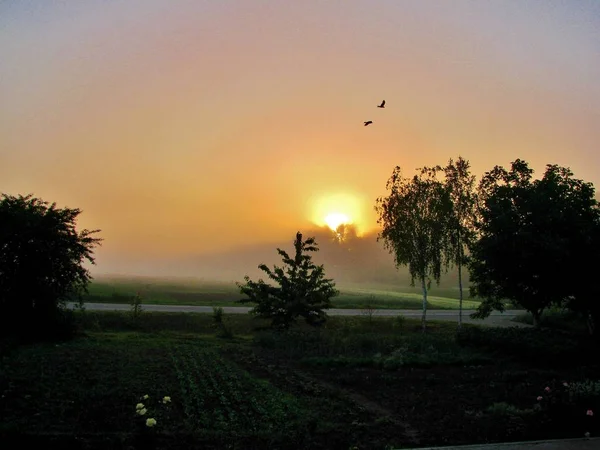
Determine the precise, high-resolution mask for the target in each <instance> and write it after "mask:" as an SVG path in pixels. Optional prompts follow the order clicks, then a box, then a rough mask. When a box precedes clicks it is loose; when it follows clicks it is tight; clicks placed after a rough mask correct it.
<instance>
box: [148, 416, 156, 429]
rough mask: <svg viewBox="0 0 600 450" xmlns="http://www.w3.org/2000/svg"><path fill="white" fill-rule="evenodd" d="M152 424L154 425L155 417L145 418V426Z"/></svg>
mask: <svg viewBox="0 0 600 450" xmlns="http://www.w3.org/2000/svg"><path fill="white" fill-rule="evenodd" d="M154 425H156V419H152V418H150V419H146V426H147V427H153V426H154Z"/></svg>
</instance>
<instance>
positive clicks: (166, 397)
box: [163, 396, 171, 404]
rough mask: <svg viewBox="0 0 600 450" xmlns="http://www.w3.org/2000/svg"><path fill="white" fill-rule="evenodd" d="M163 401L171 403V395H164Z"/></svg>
mask: <svg viewBox="0 0 600 450" xmlns="http://www.w3.org/2000/svg"><path fill="white" fill-rule="evenodd" d="M163 403H165V404H166V403H171V397H169V396H165V397H163Z"/></svg>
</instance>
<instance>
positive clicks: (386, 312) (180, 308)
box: [69, 303, 527, 327]
mask: <svg viewBox="0 0 600 450" xmlns="http://www.w3.org/2000/svg"><path fill="white" fill-rule="evenodd" d="M74 305H75V304H74V303H70V304H69V306H70V307H73V306H74ZM85 309H87V310H90V311H129V310H130V309H131V306H130V305H127V304H123V303H85ZM142 309H143V310H145V311H159V312H193V313H212V311H213V307H212V306H189V305H142ZM250 309H251V308H249V307H245V306H224V307H223V312H224V313H227V314H247V313H248V311H249V310H250ZM473 312H475V310H472V309H469V310H463V322H464V323H475V324H482V325H491V326H504V327H506V326H509V327H511V326H527V325H524V324H520V323H516V322H511V319H512V318H513V317H515V316H517V315H519V314H522V313H523V311H518V310H507V311H505V312H503V313H500V312H497V311H494V312H493V313H492V314H491V315H490V317H488V318H486V319H484V320H479V319H471V318H470V317H469V314H471V313H473ZM327 313H328V314H329V315H331V316H364V315H365V313H364V312H363V311H362V310H360V309H336V308H332V309H329V310H328V311H327ZM400 314H401V315H403V316H404V317H410V318H420V317H421V311H418V310H414V309H378V310H375V312H374V313H373V316H387V317H389V316H397V315H400ZM427 318H428V319H430V320H448V321H452V322H454V321H457V320H458V311H455V310H431V311H427Z"/></svg>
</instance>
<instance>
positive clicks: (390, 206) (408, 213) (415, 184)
mask: <svg viewBox="0 0 600 450" xmlns="http://www.w3.org/2000/svg"><path fill="white" fill-rule="evenodd" d="M386 190H388V191H389V194H388V195H387V197H379V198H378V199H377V203H376V206H375V210H376V211H377V213H378V215H379V218H378V221H377V222H378V224H379V225H381V226H382V230H381V232H380V233H379V234H378V236H377V240H378V241H379V240H383V241H384V247H385V248H386V249H387V250H389V252H390V253H392V254H393V255H394V260H395V263H396V267H400V266H408V270H409V273H410V277H411V285H412V286H414V285H415V280H418V281H419V283H420V285H421V289H422V291H423V314H422V317H421V325H422V329H423V332H425V330H426V321H427V293H428V289H430V287H431V281H432V279H433V280H435V281H436V283H438V284H439V282H440V276H441V270H442V266H443V263H444V248H445V247H446V246H447V237H448V234H447V229H448V226H449V219H450V212H451V200H450V195H449V191H448V189H447V188H446V187H445V186H444V184H443V183H441V182H440V181H439V180H437V179H436V177H435V173H434V172H433V171H430V172H427V171H425V172H423V171H422V172H421V173H420V174H418V175H415V176H413V177H412V178H405V177H403V176H402V173H401V169H400V167H398V166H396V167H395V168H394V171H393V173H392V176H391V177H390V179H389V180H388V182H387V184H386Z"/></svg>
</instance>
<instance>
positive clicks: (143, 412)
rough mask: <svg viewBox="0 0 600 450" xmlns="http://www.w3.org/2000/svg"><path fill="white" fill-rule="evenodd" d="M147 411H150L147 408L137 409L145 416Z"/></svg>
mask: <svg viewBox="0 0 600 450" xmlns="http://www.w3.org/2000/svg"><path fill="white" fill-rule="evenodd" d="M147 412H148V410H147V409H146V408H142V409H138V410H137V413H138V414H139V415H140V416H144V415H146V413H147Z"/></svg>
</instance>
